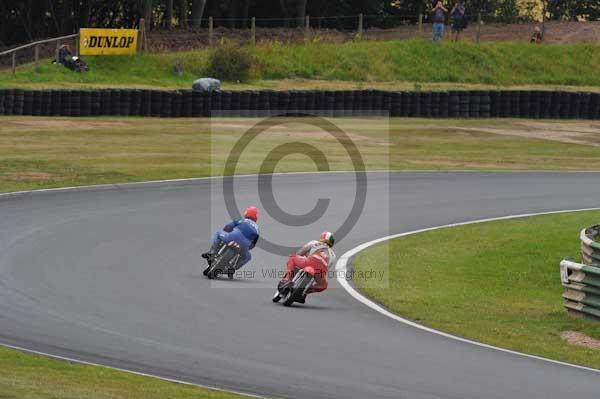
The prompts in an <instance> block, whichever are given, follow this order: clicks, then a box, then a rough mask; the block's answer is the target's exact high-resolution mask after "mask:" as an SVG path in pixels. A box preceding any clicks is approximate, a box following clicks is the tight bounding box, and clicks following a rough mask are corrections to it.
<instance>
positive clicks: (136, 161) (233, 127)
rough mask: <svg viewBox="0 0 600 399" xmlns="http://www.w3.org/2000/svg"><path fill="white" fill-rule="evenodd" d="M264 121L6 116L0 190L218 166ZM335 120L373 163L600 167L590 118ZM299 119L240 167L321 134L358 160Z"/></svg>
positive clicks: (210, 170)
mask: <svg viewBox="0 0 600 399" xmlns="http://www.w3.org/2000/svg"><path fill="white" fill-rule="evenodd" d="M257 121H258V119H243V118H233V119H214V120H213V121H212V124H211V123H210V122H209V120H207V119H185V118H180V119H155V118H152V119H150V118H118V117H117V118H115V117H112V118H95V119H92V118H78V119H76V120H75V119H70V118H39V117H1V118H0V191H4V192H6V191H17V190H26V189H37V188H49V187H64V186H74V185H87V184H101V183H118V182H134V181H144V180H159V179H172V178H183V177H203V176H210V175H215V174H216V175H220V174H223V169H224V164H225V160H226V158H227V156H228V155H229V153H230V151H231V148H232V146H233V144H234V143H235V141H237V139H238V138H240V137H241V135H242V134H243V133H244V132H246V131H247V130H248V129H249V128H250V127H251V126H253V125H254V124H255V123H256V122H257ZM287 121H288V122H294V121H295V120H287ZM333 121H334V123H335V124H337V125H338V126H339V127H340V128H342V129H343V130H345V131H347V132H348V134H349V135H350V138H351V139H352V140H353V141H354V142H355V143H356V144H357V145H358V146H359V148H360V152H361V154H362V156H363V158H364V161H365V164H366V166H367V168H369V169H372V170H375V169H393V170H400V169H401V170H423V169H427V170H431V169H434V170H456V169H471V170H509V171H510V170H600V146H595V145H594V144H598V143H600V129H599V128H598V126H596V125H594V124H593V123H592V122H576V121H569V122H566V123H561V122H528V121H521V120H485V121H483V120H421V119H392V120H391V122H390V121H388V120H385V119H369V118H366V119H344V118H338V119H334V120H333ZM295 122H300V123H291V124H286V125H285V126H280V127H276V128H272V129H269V130H268V131H267V133H265V134H264V135H261V136H260V137H259V138H258V139H257V140H256V141H255V142H254V143H253V144H252V145H250V146H249V147H248V149H247V150H246V151H245V152H244V154H243V156H242V157H241V159H240V163H239V165H238V168H237V170H236V173H256V172H258V170H259V165H260V163H261V162H262V161H263V159H264V158H265V156H266V152H267V151H268V150H269V149H272V148H274V146H276V145H279V144H284V143H289V142H290V141H300V142H304V143H307V144H312V145H314V144H315V143H316V142H318V143H319V148H320V149H321V150H323V151H324V152H325V153H326V154H327V156H328V160H329V167H330V169H331V170H349V169H351V168H352V166H351V162H350V160H349V159H348V157H347V155H346V153H345V151H344V150H343V148H342V147H341V146H340V145H339V144H338V143H337V142H336V141H335V140H333V139H332V138H331V137H328V136H327V135H325V136H322V133H321V129H320V128H319V127H313V126H308V125H305V124H303V122H305V121H304V120H302V121H297V120H296V121H295ZM388 122H389V124H388ZM540 123H541V125H540ZM545 130H550V131H563V133H564V136H565V137H566V138H572V137H573V136H574V135H575V134H576V132H577V131H582V132H583V133H581V136H578V137H579V139H581V140H583V141H584V144H568V143H562V142H557V141H553V140H544V139H540V138H535V136H536V135H537V134H538V132H543V131H545ZM594 132H595V133H594ZM498 133H500V134H498ZM504 133H518V134H528V135H530V136H531V137H518V136H512V135H507V134H504ZM540 134H541V133H540ZM306 170H308V171H310V170H316V167H315V166H314V165H313V163H312V161H310V160H307V158H306V157H305V156H302V155H295V156H287V157H285V159H284V160H283V161H282V162H281V163H279V164H278V165H277V168H276V171H278V172H289V171H306Z"/></svg>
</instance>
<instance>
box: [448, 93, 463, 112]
mask: <svg viewBox="0 0 600 399" xmlns="http://www.w3.org/2000/svg"><path fill="white" fill-rule="evenodd" d="M448 116H449V117H450V118H458V117H459V116H460V94H459V92H457V91H450V92H449V93H448Z"/></svg>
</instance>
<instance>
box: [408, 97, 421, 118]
mask: <svg viewBox="0 0 600 399" xmlns="http://www.w3.org/2000/svg"><path fill="white" fill-rule="evenodd" d="M410 116H412V117H415V118H417V117H420V116H421V93H420V92H418V91H413V92H410Z"/></svg>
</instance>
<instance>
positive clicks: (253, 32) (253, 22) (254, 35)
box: [250, 17, 256, 46]
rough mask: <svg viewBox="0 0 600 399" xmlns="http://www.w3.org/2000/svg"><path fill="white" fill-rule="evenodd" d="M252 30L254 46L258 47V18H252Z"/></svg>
mask: <svg viewBox="0 0 600 399" xmlns="http://www.w3.org/2000/svg"><path fill="white" fill-rule="evenodd" d="M250 30H251V32H252V39H251V42H252V45H253V46H255V45H256V17H252V24H251V25H250Z"/></svg>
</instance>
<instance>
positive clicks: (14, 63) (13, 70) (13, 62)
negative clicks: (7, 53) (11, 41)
mask: <svg viewBox="0 0 600 399" xmlns="http://www.w3.org/2000/svg"><path fill="white" fill-rule="evenodd" d="M16 71H17V52H16V51H13V53H12V73H13V75H14V74H15V73H16Z"/></svg>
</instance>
